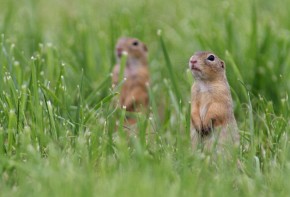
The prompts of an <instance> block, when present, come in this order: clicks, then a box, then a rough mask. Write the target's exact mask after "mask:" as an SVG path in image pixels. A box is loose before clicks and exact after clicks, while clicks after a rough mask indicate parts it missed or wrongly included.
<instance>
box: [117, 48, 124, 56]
mask: <svg viewBox="0 0 290 197" xmlns="http://www.w3.org/2000/svg"><path fill="white" fill-rule="evenodd" d="M116 52H117V55H118V57H121V56H122V53H123V49H122V48H121V47H117V48H116Z"/></svg>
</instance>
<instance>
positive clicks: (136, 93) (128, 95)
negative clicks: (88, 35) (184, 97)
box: [113, 38, 149, 123]
mask: <svg viewBox="0 0 290 197" xmlns="http://www.w3.org/2000/svg"><path fill="white" fill-rule="evenodd" d="M147 51H148V50H147V46H146V45H145V44H144V43H142V42H141V41H140V40H138V39H136V38H120V39H119V40H118V42H117V44H116V48H115V52H116V58H117V64H116V65H115V67H114V69H113V86H115V85H117V84H118V83H119V82H120V79H119V73H120V64H121V57H122V55H123V54H124V53H125V54H126V55H127V61H126V65H125V69H124V76H122V77H124V78H126V80H125V81H124V83H123V84H122V87H121V92H120V101H119V103H120V106H121V107H126V111H130V112H140V111H145V110H146V109H147V107H148V103H149V96H148V91H147V86H148V84H149V69H148V62H147ZM127 121H128V122H129V123H134V122H135V120H134V119H130V118H128V119H127Z"/></svg>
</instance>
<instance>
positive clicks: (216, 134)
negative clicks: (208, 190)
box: [189, 52, 239, 149]
mask: <svg viewBox="0 0 290 197" xmlns="http://www.w3.org/2000/svg"><path fill="white" fill-rule="evenodd" d="M189 69H190V70H191V72H192V74H193V76H194V78H195V83H194V84H193V86H192V89H191V140H192V145H193V147H196V146H197V145H199V144H200V145H202V146H204V147H205V148H206V149H209V148H212V145H213V144H214V143H215V142H216V143H217V146H218V147H220V146H222V145H225V144H226V143H232V144H236V145H237V144H239V134H238V128H237V123H236V120H235V117H234V112H233V102H232V97H231V92H230V87H229V84H228V81H227V78H226V73H225V63H224V61H223V60H221V59H220V58H219V57H217V56H216V55H215V54H213V53H211V52H197V53H195V54H194V55H193V56H192V57H191V58H190V60H189Z"/></svg>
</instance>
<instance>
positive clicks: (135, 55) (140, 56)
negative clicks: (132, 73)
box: [115, 38, 148, 64]
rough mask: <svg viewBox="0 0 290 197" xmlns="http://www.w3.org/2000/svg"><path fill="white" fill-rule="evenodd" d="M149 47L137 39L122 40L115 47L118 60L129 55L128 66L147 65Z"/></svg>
mask: <svg viewBox="0 0 290 197" xmlns="http://www.w3.org/2000/svg"><path fill="white" fill-rule="evenodd" d="M147 51H148V49H147V46H146V45H145V44H144V43H143V42H141V41H140V40H138V39H136V38H120V39H119V40H118V42H117V44H116V47H115V53H116V57H117V60H118V61H120V59H121V57H122V55H124V54H127V64H128V63H129V64H130V63H132V64H134V63H141V64H147Z"/></svg>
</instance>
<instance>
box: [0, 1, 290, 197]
mask: <svg viewBox="0 0 290 197" xmlns="http://www.w3.org/2000/svg"><path fill="white" fill-rule="evenodd" d="M289 7H290V2H289V1H280V0H278V1H271V0H264V1H262V0H256V1H251V0H236V1H215V0H208V1H195V0H194V1H189V0H187V1H178V0H172V1H165V0H158V1H156V0H148V1H134V0H122V1H100V0H98V1H94V0H85V1H82V0H63V1H58V0H50V1H45V0H23V1H19V0H18V1H17V0H9V1H8V0H0V34H1V35H0V36H1V37H0V45H1V50H0V90H1V91H0V145H1V147H0V175H1V176H0V196H289V194H290V187H289V186H290V182H289V176H290V147H289V143H290V141H289V139H288V137H289V132H290V125H289V118H290V113H289V110H290V107H289V99H288V92H289V90H290V80H289V79H290V56H289V51H290V32H289V29H290V20H289V18H290V14H289ZM157 32H159V34H158V33H157ZM121 36H130V37H137V38H139V39H140V40H142V41H144V42H145V43H146V44H147V46H148V49H149V63H150V73H151V86H150V106H151V113H150V118H147V117H143V116H140V117H139V119H138V124H137V130H138V131H139V132H138V134H137V136H132V137H130V138H127V137H126V135H125V134H124V131H123V129H122V128H120V129H119V131H118V132H116V129H115V123H116V121H119V122H120V124H122V121H123V118H124V111H122V110H121V109H116V108H115V106H114V100H116V99H117V98H118V94H117V93H118V89H116V90H112V89H111V76H110V73H111V71H112V67H113V65H114V63H115V57H114V45H115V42H116V40H117V39H118V38H119V37H121ZM198 50H211V51H213V52H215V53H216V54H217V55H218V56H220V57H221V58H222V59H224V60H225V62H226V65H227V76H228V80H229V83H230V85H231V88H232V89H231V90H232V95H233V100H234V106H235V115H236V119H237V121H238V125H239V128H240V134H241V138H242V139H241V147H240V149H239V150H232V155H233V157H232V158H231V159H230V158H228V159H224V158H217V157H213V155H212V154H211V153H203V152H200V151H196V152H193V151H192V150H191V147H190V139H189V123H190V122H189V116H190V114H189V110H190V105H189V101H190V87H191V85H192V83H193V78H192V76H191V74H190V73H189V72H187V68H188V59H189V57H190V56H191V55H192V54H193V53H194V52H195V51H198ZM146 130H147V133H145V131H146ZM236 159H239V160H240V161H241V163H242V165H241V166H242V167H240V168H238V167H237V162H236Z"/></svg>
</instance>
